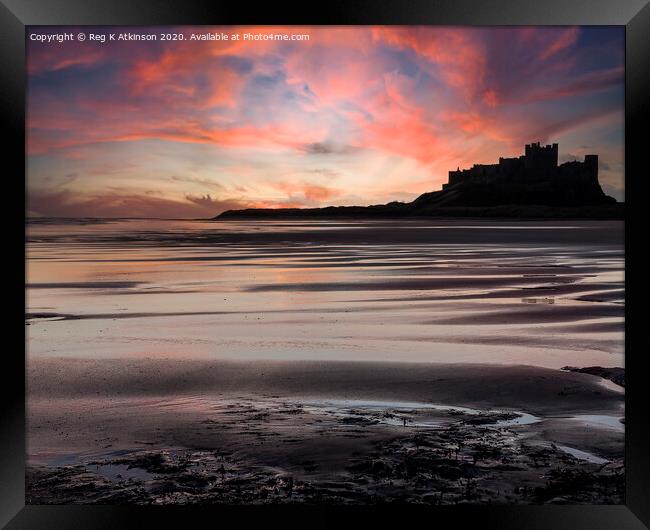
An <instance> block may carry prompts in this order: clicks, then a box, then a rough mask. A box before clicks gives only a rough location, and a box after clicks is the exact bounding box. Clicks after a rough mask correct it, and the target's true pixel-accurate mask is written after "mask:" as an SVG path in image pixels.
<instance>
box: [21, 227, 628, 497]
mask: <svg viewBox="0 0 650 530" xmlns="http://www.w3.org/2000/svg"><path fill="white" fill-rule="evenodd" d="M622 228H623V225H622V223H620V222H615V221H614V222H612V221H601V222H595V221H573V220H572V221H563V222H557V221H544V222H536V221H488V220H484V221H475V220H474V221H473V220H462V221H449V220H435V221H424V220H421V221H408V222H406V221H405V222H400V223H394V222H390V223H389V222H351V221H347V222H265V223H262V224H260V223H258V222H253V223H246V222H236V223H233V222H225V223H220V222H219V223H214V222H200V221H135V220H116V221H101V222H97V221H93V220H85V221H79V220H77V221H67V222H62V221H58V220H38V221H34V222H33V223H30V225H29V226H28V246H27V254H28V260H27V277H28V286H27V314H26V318H25V324H26V326H27V352H28V355H27V370H28V395H27V404H28V433H27V440H28V462H29V469H28V477H27V492H28V493H27V498H28V502H30V503H34V504H37V503H122V502H124V503H140V504H151V503H165V504H166V503H172V504H175V503H194V502H198V503H201V502H208V503H266V502H280V503H284V502H308V503H329V502H331V503H360V504H373V503H382V502H417V503H429V504H451V503H459V502H469V503H523V504H527V503H588V504H594V503H595V504H598V503H621V502H622V499H623V484H624V471H623V440H624V424H623V423H621V421H620V420H621V418H622V417H623V415H624V408H623V401H624V389H623V388H622V387H620V386H618V385H616V384H614V383H613V382H612V381H610V380H606V379H603V378H601V377H598V376H597V375H593V374H594V373H595V374H600V373H614V372H615V373H620V372H621V371H623V370H624V368H623V367H624V358H623V332H624V281H623V280H624V278H623V257H624V255H623V237H622ZM566 366H572V367H578V368H581V367H596V368H598V367H601V368H605V369H606V370H604V371H603V370H597V371H596V372H593V371H592V373H581V372H578V371H576V372H572V371H562V370H561V369H562V368H563V367H566ZM623 380H624V379H623Z"/></svg>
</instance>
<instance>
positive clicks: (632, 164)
mask: <svg viewBox="0 0 650 530" xmlns="http://www.w3.org/2000/svg"><path fill="white" fill-rule="evenodd" d="M181 24H188V25H191V24H215V25H224V24H283V25H289V24H433V25H620V26H625V34H626V88H625V94H626V101H625V120H626V121H625V174H626V175H630V178H629V179H627V180H626V194H625V195H626V203H627V205H626V219H625V248H626V272H625V274H626V318H625V324H626V326H625V346H626V348H625V351H626V360H625V363H626V371H627V383H626V384H627V386H626V408H625V419H626V452H625V462H626V481H627V483H626V499H625V505H620V506H512V507H509V506H449V507H442V508H439V507H430V508H419V507H411V508H408V512H409V513H408V514H407V513H404V511H405V510H406V508H404V507H402V508H390V507H385V508H373V509H370V508H363V509H350V508H345V509H344V508H341V507H327V508H323V507H318V508H313V507H307V506H294V507H292V506H289V507H282V508H279V507H268V508H267V507H254V508H253V507H233V506H228V507H223V506H200V507H195V508H190V507H159V508H156V507H134V506H88V507H82V506H25V486H24V482H25V384H24V381H25V357H24V356H22V355H20V354H19V352H20V349H19V348H20V347H21V346H20V344H21V341H22V345H23V348H24V345H25V340H24V339H25V336H24V335H23V336H22V337H18V336H19V334H18V330H19V329H20V328H21V326H23V325H24V324H23V323H22V322H21V321H20V319H21V317H20V315H19V313H18V310H17V309H15V310H14V309H11V311H10V314H9V316H7V317H6V318H7V320H8V321H9V323H10V324H9V326H8V329H9V330H10V332H11V333H12V334H15V335H16V336H17V337H18V340H17V344H16V345H15V347H13V348H9V347H7V348H6V350H5V355H4V356H3V366H4V370H3V375H4V377H3V380H4V381H3V382H4V384H3V385H2V386H3V388H4V390H5V394H6V395H5V396H4V399H3V401H2V403H3V407H4V411H3V414H2V417H1V426H0V443H1V447H0V465H1V473H2V478H1V480H0V524H2V525H3V526H6V528H11V529H17V528H47V529H55V528H127V527H128V528H130V527H141V528H142V527H151V526H157V527H165V528H167V527H180V526H185V527H188V526H189V527H193V526H196V525H197V523H196V519H195V517H202V518H205V519H204V521H205V522H206V523H207V524H211V525H215V526H217V525H223V524H230V520H231V519H232V522H236V523H237V524H242V523H244V522H245V521H247V520H248V519H249V518H252V517H260V516H261V517H264V518H265V521H266V522H265V524H272V523H274V522H277V523H281V524H283V525H286V524H291V523H293V524H300V525H303V524H304V525H306V526H312V527H313V526H318V525H321V524H323V523H327V524H334V523H336V524H338V521H341V522H347V523H350V522H357V523H358V524H361V523H363V524H364V526H368V525H369V524H373V523H376V522H380V521H382V522H388V521H387V518H389V519H390V518H398V519H397V521H395V522H402V524H404V522H406V523H407V524H413V523H414V522H415V519H414V516H419V517H424V519H421V520H423V521H424V522H425V523H426V524H427V525H428V524H432V525H435V526H439V527H443V528H447V527H454V528H503V529H514V528H518V529H523V528H525V529H527V530H532V529H562V528H567V529H568V528H570V529H572V530H579V529H583V528H584V529H590V530H596V529H641V528H646V527H648V526H650V427H649V425H650V423H649V422H648V419H649V418H650V399H648V397H649V396H648V394H649V392H650V391H649V389H648V388H649V387H648V385H647V383H646V378H647V375H646V372H645V370H644V368H645V366H644V363H645V361H644V360H643V356H645V355H646V352H645V351H644V350H645V348H643V349H639V350H636V351H633V350H632V344H634V339H635V338H636V337H637V336H638V337H640V333H641V332H640V331H639V330H638V328H639V327H640V326H641V325H642V318H643V317H642V315H641V314H640V313H639V314H636V313H635V310H634V309H633V308H634V307H635V303H636V304H637V306H636V307H637V311H640V310H642V309H641V306H640V302H639V301H638V300H640V299H641V297H642V296H643V294H642V290H640V289H639V288H638V287H637V285H638V284H637V282H639V281H641V275H642V274H643V269H642V268H643V264H642V263H643V262H641V265H639V264H638V263H639V262H636V263H635V262H634V261H633V260H632V257H631V256H632V253H633V251H634V250H635V245H634V241H635V240H636V238H634V237H633V233H634V231H635V230H636V231H638V232H639V233H640V231H641V230H642V224H641V223H643V220H642V219H640V217H639V218H637V219H635V217H637V214H636V213H634V205H635V204H636V203H637V202H639V203H640V201H641V200H643V195H644V193H643V190H642V189H641V188H642V186H643V182H642V181H643V179H644V178H645V179H647V178H648V174H647V170H646V167H647V166H646V152H647V148H646V145H645V141H646V140H645V137H646V136H647V130H645V128H646V127H647V125H646V124H648V123H650V118H649V115H648V114H649V113H648V95H649V94H650V2H649V0H573V1H572V0H545V1H543V0H478V1H477V0H474V1H472V0H347V1H345V0H329V1H328V2H323V3H319V4H317V5H310V4H308V3H305V2H303V3H302V4H294V3H285V4H282V5H281V4H278V3H277V2H264V3H255V4H250V5H248V3H245V2H225V1H222V0H212V1H210V0H183V1H182V2H180V1H173V0H129V1H125V0H120V1H113V2H110V1H108V0H0V72H2V83H1V84H0V109H1V113H2V123H3V129H4V131H5V133H6V136H5V140H4V144H5V149H4V159H5V165H4V170H5V171H6V174H5V177H6V181H10V182H7V186H9V190H7V191H6V194H7V195H6V197H5V201H4V210H5V216H4V220H5V228H6V231H5V238H6V241H7V246H8V247H9V248H10V249H11V253H12V255H14V256H15V257H16V258H15V259H16V261H15V262H14V263H15V264H16V265H17V267H16V271H17V272H16V274H17V275H20V274H21V272H20V271H22V274H23V275H24V263H25V259H24V258H25V253H24V251H25V248H24V241H25V232H24V229H25V224H24V215H25V208H24V205H25V202H24V199H25V189H24V183H25V158H24V152H25V140H24V138H25V120H24V117H25V28H26V26H32V25H47V26H50V25H67V26H76V25H181ZM21 178H22V180H21ZM20 197H23V202H21V201H20ZM639 206H640V205H639ZM21 215H22V216H23V217H22V218H21ZM635 227H636V228H635ZM646 241H647V240H646ZM642 246H644V245H642ZM645 246H647V245H645ZM23 279H24V278H23ZM632 285H634V286H635V288H634V289H632V288H631V286H632ZM5 293H6V297H7V302H6V303H7V307H11V308H14V307H15V308H17V307H19V306H20V305H21V304H23V307H24V296H25V291H24V286H21V285H20V282H19V281H18V278H16V279H15V280H12V279H10V278H8V281H7V287H6V289H5ZM635 301H636V302H635ZM23 329H24V328H23ZM639 342H640V341H639ZM23 351H24V350H23ZM8 383H11V385H9V384H8ZM16 383H17V384H16ZM10 387H11V388H10ZM412 514H413V515H412ZM233 518H236V519H233Z"/></svg>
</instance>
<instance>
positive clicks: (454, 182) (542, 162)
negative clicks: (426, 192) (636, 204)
mask: <svg viewBox="0 0 650 530" xmlns="http://www.w3.org/2000/svg"><path fill="white" fill-rule="evenodd" d="M468 187H471V188H474V189H475V190H478V189H482V190H489V194H490V195H493V194H498V195H501V196H502V197H506V196H509V195H513V194H514V192H515V191H516V192H517V193H516V195H518V199H519V200H518V201H517V202H523V203H528V204H531V203H535V202H538V200H540V199H547V197H545V196H547V195H549V194H551V193H552V194H553V195H555V197H554V200H553V201H552V202H547V201H546V200H543V201H542V202H538V203H539V204H558V203H559V204H564V205H567V206H568V205H573V204H603V203H607V202H611V201H612V199H611V198H610V197H607V195H605V193H604V192H603V190H602V189H601V187H600V184H599V183H598V155H586V156H585V160H584V162H578V161H572V162H565V163H564V164H560V165H558V144H552V145H545V146H542V145H540V143H539V142H537V143H532V144H528V145H526V148H525V153H524V154H523V155H522V156H519V157H516V158H503V157H501V158H499V163H498V164H474V165H473V166H472V167H471V168H470V169H462V170H461V169H460V168H459V169H456V171H450V172H449V181H448V182H447V184H443V186H442V189H443V190H453V189H459V188H464V189H467V188H468ZM513 198H514V197H513ZM485 199H487V197H485Z"/></svg>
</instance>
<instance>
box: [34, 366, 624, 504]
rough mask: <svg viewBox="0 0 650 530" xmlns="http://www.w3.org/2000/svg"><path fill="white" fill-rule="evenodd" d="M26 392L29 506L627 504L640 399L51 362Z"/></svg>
mask: <svg viewBox="0 0 650 530" xmlns="http://www.w3.org/2000/svg"><path fill="white" fill-rule="evenodd" d="M28 385H29V393H30V396H31V398H30V400H29V414H28V418H29V419H28V421H29V431H30V437H29V450H28V454H29V464H30V466H29V474H28V491H29V502H31V503H52V502H54V503H59V502H60V503H68V502H73V503H112V502H134V503H143V504H149V503H169V502H173V503H185V502H187V503H193V502H216V503H218V502H227V503H233V502H234V503H239V502H245V503H265V502H319V503H320V502H336V503H362V504H367V503H381V502H416V503H420V502H424V503H433V504H438V503H441V504H448V503H458V502H474V503H493V502H495V503H500V502H507V503H543V502H553V503H574V502H595V503H617V502H621V500H622V495H623V482H624V480H623V476H624V475H623V470H622V449H623V441H624V436H623V425H622V424H621V423H620V421H619V420H620V418H621V417H622V404H623V399H624V393H623V391H622V389H619V388H613V387H611V386H609V387H608V386H607V385H605V384H603V380H602V379H601V378H598V377H595V376H592V375H588V374H580V373H573V372H562V371H558V370H550V369H544V368H537V367H530V366H514V367H503V366H486V365H470V366H467V365H457V364H451V365H435V364H426V365H423V364H413V363H410V364H404V363H323V362H264V363H259V362H258V363H237V362H230V361H225V362H224V361H180V362H179V361H178V360H175V359H167V360H161V359H148V360H119V359H115V360H99V361H97V360H85V359H79V360H71V359H44V360H37V361H32V362H30V363H29V370H28ZM598 422H601V423H598ZM619 425H620V428H619V427H618V426H619ZM576 455H577V456H576Z"/></svg>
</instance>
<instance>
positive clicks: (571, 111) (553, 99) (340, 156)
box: [27, 26, 624, 218]
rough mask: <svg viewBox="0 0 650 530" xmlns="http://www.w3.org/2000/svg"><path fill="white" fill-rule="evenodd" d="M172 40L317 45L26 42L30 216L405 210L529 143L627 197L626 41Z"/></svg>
mask: <svg viewBox="0 0 650 530" xmlns="http://www.w3.org/2000/svg"><path fill="white" fill-rule="evenodd" d="M168 29H169V30H170V31H178V30H182V31H183V32H184V34H185V35H186V36H189V34H190V33H206V32H221V31H223V32H227V33H229V34H230V33H234V32H238V33H240V34H242V33H245V32H253V33H287V34H308V35H309V36H310V39H309V41H264V42H259V41H257V42H250V41H226V42H224V41H207V42H197V41H189V40H186V41H184V42H160V41H158V42H110V43H109V42H106V43H104V44H102V43H98V42H91V41H89V40H86V41H84V42H78V41H72V42H63V43H49V44H47V43H41V42H35V41H30V40H29V39H28V40H27V46H28V72H29V79H28V96H27V97H28V107H27V108H28V115H27V121H28V123H27V126H28V138H27V150H28V153H27V154H28V157H27V179H28V180H27V182H28V204H27V211H28V214H29V215H35V216H36V215H38V216H64V217H77V216H80V217H88V216H91V217H175V218H178V217H182V218H188V217H192V218H194V217H211V216H214V215H216V214H218V213H220V212H222V211H224V210H226V209H231V208H242V207H287V206H292V207H293V206H296V207H308V206H323V205H329V204H336V205H349V204H360V205H365V204H378V203H384V202H388V201H392V200H400V201H409V200H412V199H414V198H415V197H417V196H418V195H419V194H421V193H423V192H426V191H432V190H436V189H440V187H441V185H442V184H443V183H444V182H446V181H447V172H448V171H449V170H450V169H456V167H461V168H463V167H470V166H471V165H472V164H474V163H495V162H497V161H498V158H499V156H518V155H520V154H522V153H523V149H524V144H526V143H530V142H533V141H541V142H548V143H552V142H557V143H559V144H560V161H561V162H563V161H567V160H574V159H578V160H582V158H583V157H584V155H585V154H589V153H595V154H598V155H600V182H601V185H602V186H603V189H604V190H605V192H606V193H608V194H610V195H613V196H615V197H616V198H617V199H619V200H622V199H623V192H624V186H623V177H624V175H623V124H624V99H623V98H624V32H623V31H624V30H623V28H618V27H609V28H606V27H601V28H595V27H583V28H575V27H549V28H541V27H535V28H506V27H499V28H469V27H467V28H460V27H448V28H446V27H398V26H394V27H346V28H342V27H290V28H271V27H263V28H244V27H237V28H233V27H229V28H214V27H209V28H208V27H194V28H173V29H172V28H168ZM66 30H67V31H71V32H72V33H74V34H75V35H76V34H77V33H78V32H79V31H84V32H85V33H91V32H96V33H110V32H117V33H119V32H123V31H130V32H140V33H142V32H152V33H159V32H160V29H158V28H138V29H137V30H134V29H133V28H107V27H102V28H94V29H93V28H87V27H85V28H67V29H66ZM30 31H31V32H38V33H42V34H48V33H50V34H53V33H61V32H62V31H64V30H63V29H62V28H60V27H57V28H29V30H28V34H29V32H30ZM165 31H167V29H165Z"/></svg>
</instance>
